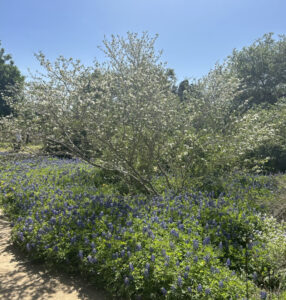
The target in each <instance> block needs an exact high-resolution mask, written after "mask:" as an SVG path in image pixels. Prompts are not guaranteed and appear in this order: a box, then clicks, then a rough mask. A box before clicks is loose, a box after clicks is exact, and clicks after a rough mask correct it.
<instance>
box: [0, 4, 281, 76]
mask: <svg viewBox="0 0 286 300" xmlns="http://www.w3.org/2000/svg"><path fill="white" fill-rule="evenodd" d="M285 12H286V0H0V16H1V17H0V40H1V41H2V47H4V48H5V50H6V52H7V53H10V54H12V56H13V59H14V61H15V64H16V65H17V66H18V67H19V69H20V70H21V72H22V73H23V74H24V75H26V76H27V75H28V72H27V69H28V68H30V69H31V71H32V72H34V71H35V70H37V69H40V66H39V64H38V62H37V60H36V58H35V57H34V53H37V52H38V51H40V50H41V51H42V52H43V53H44V54H45V55H46V56H47V57H48V58H49V59H51V60H53V59H55V58H56V57H57V56H59V55H63V56H65V57H74V58H79V59H80V60H81V61H82V62H83V63H84V64H87V65H90V64H92V61H93V59H94V58H95V57H96V58H97V59H98V60H99V61H102V60H104V56H103V54H102V53H101V51H100V50H99V49H98V48H97V46H98V45H101V44H102V40H103V37H104V35H106V36H107V37H108V36H110V35H111V34H120V35H124V34H125V33H126V32H127V31H131V32H139V33H140V32H142V31H148V32H149V33H150V34H151V35H154V34H156V33H158V34H159V38H158V40H157V45H156V47H157V48H158V49H163V51H164V54H163V57H162V59H163V61H167V62H168V67H170V68H173V69H174V70H175V72H176V74H177V77H178V80H183V79H185V78H198V77H200V76H202V75H204V74H206V73H207V72H208V70H209V69H210V68H211V67H213V66H214V64H215V62H216V61H222V60H223V59H224V58H225V57H226V56H227V55H229V54H231V52H232V50H233V48H238V49H241V48H242V47H243V46H246V45H249V44H251V43H252V42H253V41H254V40H255V39H257V38H259V37H261V36H262V35H263V34H264V33H268V32H274V33H275V34H285V33H286V16H285Z"/></svg>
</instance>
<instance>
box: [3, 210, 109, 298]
mask: <svg viewBox="0 0 286 300" xmlns="http://www.w3.org/2000/svg"><path fill="white" fill-rule="evenodd" d="M10 234H11V227H10V223H9V221H8V220H7V219H6V218H5V216H4V215H3V213H2V211H1V210H0V299H1V300H79V299H82V300H91V299H92V300H108V299H110V298H107V296H106V295H104V293H102V292H100V291H98V290H97V289H96V288H95V287H93V286H91V285H88V284H87V283H86V282H83V281H82V280H81V279H79V278H73V277H70V276H68V275H67V274H60V273H59V272H51V271H48V270H47V269H46V268H45V267H44V266H43V265H41V264H36V263H33V262H31V261H29V260H28V259H27V258H26V257H25V255H23V254H22V253H21V252H20V251H19V250H17V249H16V248H15V247H14V246H13V245H11V243H10Z"/></svg>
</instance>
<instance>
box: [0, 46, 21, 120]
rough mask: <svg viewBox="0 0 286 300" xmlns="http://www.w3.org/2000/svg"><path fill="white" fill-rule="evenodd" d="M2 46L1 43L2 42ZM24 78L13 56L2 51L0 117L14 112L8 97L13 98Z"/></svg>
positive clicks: (2, 49) (0, 54) (0, 60)
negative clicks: (7, 100) (7, 99)
mask: <svg viewBox="0 0 286 300" xmlns="http://www.w3.org/2000/svg"><path fill="white" fill-rule="evenodd" d="M0 46H1V42H0ZM23 82H24V77H23V76H22V75H21V73H20V71H19V69H18V68H17V67H16V66H15V65H14V62H13V60H12V57H11V55H9V54H5V50H4V48H1V49H0V117H1V116H2V117H3V116H7V115H9V114H10V113H11V112H12V110H11V107H10V106H9V104H8V103H7V102H6V97H12V98H13V96H14V95H15V93H17V89H18V88H19V87H21V86H22V85H23Z"/></svg>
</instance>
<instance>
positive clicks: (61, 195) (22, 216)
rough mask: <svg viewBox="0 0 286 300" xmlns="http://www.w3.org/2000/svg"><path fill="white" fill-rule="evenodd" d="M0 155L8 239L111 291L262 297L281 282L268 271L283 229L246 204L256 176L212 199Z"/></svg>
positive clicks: (68, 165) (77, 164) (282, 243)
mask: <svg viewBox="0 0 286 300" xmlns="http://www.w3.org/2000/svg"><path fill="white" fill-rule="evenodd" d="M1 157H2V165H0V168H1V173H0V199H1V202H2V206H3V207H4V209H5V212H6V213H7V214H8V215H9V216H10V218H11V220H12V221H13V237H12V239H13V241H14V243H16V244H17V245H19V247H21V248H22V249H23V250H24V251H26V252H27V253H28V254H29V255H30V256H32V257H34V258H35V259H41V260H44V261H46V262H47V263H49V264H51V265H58V266H61V267H62V268H64V269H66V270H67V271H71V272H80V273H81V274H82V275H84V276H86V277H87V278H89V280H91V281H94V282H96V283H101V284H102V285H103V286H104V287H105V289H106V290H107V291H109V292H110V293H111V294H112V295H113V297H123V298H124V299H128V298H130V299H155V298H157V299H243V298H247V299H259V298H260V299H267V297H268V296H267V293H269V291H267V290H271V289H274V288H275V287H276V286H277V284H278V285H279V286H280V288H281V276H282V275H281V274H280V273H279V274H278V272H276V273H277V274H276V275H275V276H274V275H273V276H269V274H272V273H273V274H274V271H276V269H275V267H276V265H277V259H279V258H277V257H274V255H272V254H273V252H275V253H276V254H277V251H278V250H277V249H278V248H279V251H282V252H283V251H284V252H283V253H284V254H286V250H285V249H286V239H285V235H284V233H285V227H283V225H280V224H279V223H277V222H276V221H275V219H271V218H269V217H267V216H265V215H264V214H262V213H261V212H260V210H259V207H257V206H256V205H255V204H254V202H250V201H249V198H251V197H249V195H254V194H257V193H258V191H259V189H261V184H259V181H257V180H256V181H253V184H252V186H250V185H246V186H243V185H240V186H239V188H237V187H236V188H233V192H232V193H229V194H226V193H222V194H221V195H219V196H218V197H215V196H214V195H213V194H212V193H203V192H199V191H196V192H190V191H189V192H185V193H183V194H180V195H176V194H175V193H173V192H172V191H166V192H165V193H164V194H162V195H161V196H154V197H147V196H144V195H137V196H130V195H129V196H122V195H120V194H119V193H118V192H117V191H116V189H115V188H114V187H112V186H108V185H106V184H104V183H102V182H101V181H100V180H99V179H98V171H97V170H96V169H94V168H93V167H90V166H88V165H86V164H84V163H83V162H81V161H79V160H60V159H52V158H45V157H38V158H22V159H20V160H18V161H10V162H9V161H7V162H5V163H3V161H4V160H5V154H3V155H2V156H1ZM237 184H238V183H237V182H236V183H234V185H233V187H235V185H237ZM263 188H264V189H265V188H267V186H265V184H264V185H263ZM235 191H236V192H235ZM275 243H276V244H277V245H279V247H278V248H277V247H276V248H275V245H276V244H275ZM272 271H273V272H272ZM269 272H270V273H269ZM271 272H272V273H271ZM281 299H282V298H281Z"/></svg>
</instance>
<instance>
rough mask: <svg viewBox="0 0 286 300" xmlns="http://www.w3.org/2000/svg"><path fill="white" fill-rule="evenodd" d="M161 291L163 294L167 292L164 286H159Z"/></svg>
mask: <svg viewBox="0 0 286 300" xmlns="http://www.w3.org/2000/svg"><path fill="white" fill-rule="evenodd" d="M161 292H162V294H163V295H164V296H165V295H166V294H167V290H166V289H165V288H164V287H162V288H161Z"/></svg>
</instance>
